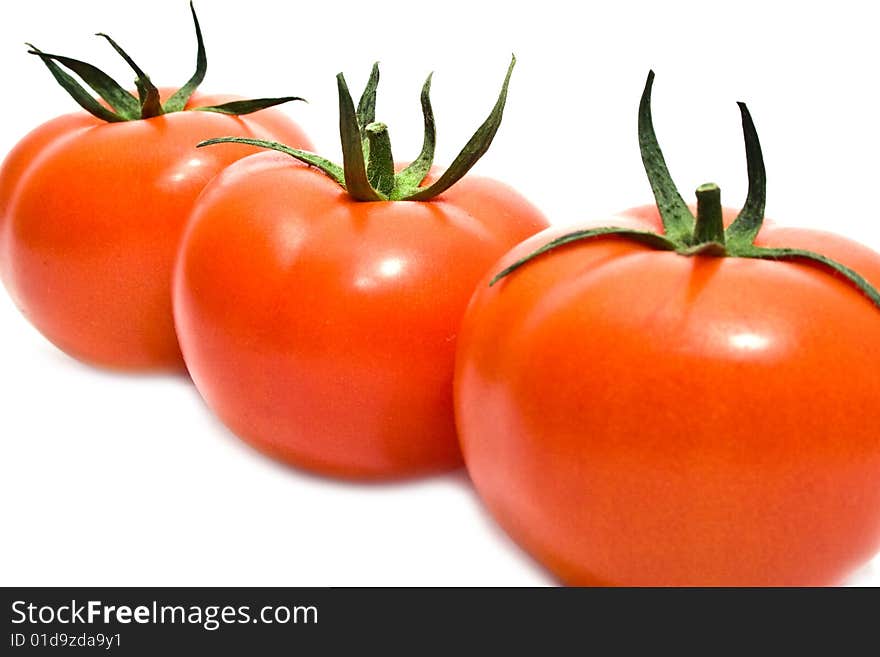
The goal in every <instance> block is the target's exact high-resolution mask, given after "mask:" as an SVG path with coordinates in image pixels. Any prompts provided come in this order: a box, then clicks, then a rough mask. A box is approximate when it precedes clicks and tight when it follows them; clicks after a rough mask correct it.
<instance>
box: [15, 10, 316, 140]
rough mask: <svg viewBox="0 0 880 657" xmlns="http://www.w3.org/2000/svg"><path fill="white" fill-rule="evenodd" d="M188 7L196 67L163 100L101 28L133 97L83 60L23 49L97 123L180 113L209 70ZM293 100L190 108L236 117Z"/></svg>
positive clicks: (195, 18) (199, 32)
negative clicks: (127, 71) (127, 72)
mask: <svg viewBox="0 0 880 657" xmlns="http://www.w3.org/2000/svg"><path fill="white" fill-rule="evenodd" d="M189 6H190V11H191V13H192V18H193V24H194V25H195V32H196V43H197V54H196V70H195V73H193V75H192V77H191V78H190V79H189V80H188V81H187V82H186V84H184V85H183V86H182V87H180V89H178V90H177V91H176V92H174V94H172V95H171V97H170V98H168V100H166V101H165V103H164V104H163V103H162V102H161V99H160V98H159V90H158V89H157V88H156V86H155V85H154V84H153V82H152V81H151V80H150V76H148V75H147V74H146V73H144V71H143V69H142V68H141V67H140V66H138V65H137V63H135V61H134V60H133V59H132V58H131V56H129V54H128V53H127V52H126V51H125V50H123V48H122V47H121V46H120V45H119V44H118V43H117V42H116V41H114V40H113V39H112V38H111V37H110V36H109V35H107V34H104V33H103V32H99V33H97V34H96V35H95V36H99V37H101V38H103V39H106V41H107V42H108V43H109V44H110V46H111V47H112V48H113V49H114V50H115V51H116V53H117V54H118V55H119V56H120V57H122V58H123V59H124V60H125V62H126V63H127V64H128V65H129V67H130V68H131V69H132V70H133V71H134V73H135V76H136V77H135V81H134V85H135V88H136V89H137V96H135V95H134V94H132V93H130V92H129V91H127V90H126V89H125V88H123V87H122V86H121V85H120V84H119V83H118V82H116V80H114V79H113V78H111V77H110V76H109V75H107V74H106V73H104V71H102V70H101V69H99V68H97V67H96V66H93V65H92V64H89V63H88V62H83V61H80V60H78V59H73V58H72V57H65V56H63V55H55V54H51V53H47V52H43V51H42V50H40V49H39V48H37V47H36V46H34V45H33V44H30V43H28V44H26V45H27V46H28V48H30V50H28V53H29V54H31V55H36V56H37V57H39V58H40V59H41V60H42V61H43V63H44V64H45V65H46V68H48V69H49V72H50V73H52V76H53V77H54V78H55V80H56V81H57V82H58V84H59V85H61V87H62V88H63V89H64V90H65V91H66V92H67V93H68V94H69V95H70V97H71V98H73V99H74V100H75V101H76V102H77V104H78V105H79V106H80V107H82V108H83V109H84V110H86V111H87V112H89V113H90V114H92V115H93V116H95V117H97V118H99V119H101V120H102V121H107V122H108V123H119V122H122V121H137V120H140V119H150V118H153V117H156V116H161V115H162V114H169V113H172V112H181V111H184V110H185V109H186V104H187V102H188V101H189V99H190V97H191V96H192V95H193V93H195V91H196V89H197V88H198V86H199V85H200V84H201V83H202V81H203V80H204V79H205V73H206V72H207V70H208V59H207V56H206V54H205V42H204V39H203V38H202V29H201V27H200V25H199V18H198V16H197V15H196V10H195V6H194V5H193V3H192V2H190V5H189ZM62 66H63V67H64V68H66V69H68V70H69V71H71V72H72V73H74V74H76V75H77V76H78V77H79V78H80V79H81V80H82V81H83V82H85V83H86V85H87V86H88V87H89V88H90V89H91V90H92V91H93V92H94V93H96V94H97V95H98V97H99V98H101V99H102V100H103V101H104V102H105V103H106V104H107V105H109V108H108V107H105V106H104V105H102V104H101V103H100V102H98V100H97V99H96V98H95V97H94V96H92V94H91V93H89V91H87V90H86V89H85V88H84V87H83V86H82V85H81V84H80V83H79V82H77V80H76V79H75V78H74V77H72V76H71V75H69V74H68V73H67V72H65V71H64V69H63V68H62ZM294 100H303V99H302V98H299V97H297V96H283V97H280V98H254V99H250V100H236V101H232V102H228V103H222V104H220V105H211V106H206V107H194V108H192V111H199V112H218V113H221V114H232V115H236V116H241V115H244V114H250V113H252V112H257V111H259V110H261V109H266V108H267V107H273V106H275V105H280V104H282V103H287V102H290V101H294Z"/></svg>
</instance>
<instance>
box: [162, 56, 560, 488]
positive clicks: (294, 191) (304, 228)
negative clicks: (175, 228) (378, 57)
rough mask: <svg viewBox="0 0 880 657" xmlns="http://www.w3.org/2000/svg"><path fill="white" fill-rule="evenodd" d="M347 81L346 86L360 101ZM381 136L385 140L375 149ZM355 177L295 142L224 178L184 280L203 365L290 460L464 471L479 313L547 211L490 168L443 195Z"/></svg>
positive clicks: (206, 390)
mask: <svg viewBox="0 0 880 657" xmlns="http://www.w3.org/2000/svg"><path fill="white" fill-rule="evenodd" d="M374 75H375V71H374ZM505 89H506V83H505ZM347 95H348V91H347V89H344V90H343V89H342V88H341V89H340V99H341V103H343V102H344V101H345V100H347V101H348V104H349V105H350V104H351V99H350V97H347ZM368 95H369V93H365V96H368ZM423 101H424V98H423ZM362 105H363V101H362ZM349 109H350V108H349ZM496 109H497V108H496ZM344 116H345V115H344ZM493 116H496V118H497V121H500V110H498V111H497V114H496V115H493ZM352 120H353V116H352ZM367 125H377V124H375V123H374V122H373V120H372V116H369V115H362V116H361V118H360V121H359V124H354V125H353V126H352V129H353V131H354V133H353V134H354V138H355V141H356V142H357V143H356V144H355V149H356V153H355V157H358V156H360V157H362V155H361V143H360V138H359V136H358V132H359V131H360V129H362V128H363V127H364V126H367ZM495 128H497V125H496V126H495ZM491 133H492V135H494V129H493V130H492V131H491ZM343 140H345V135H343ZM489 140H491V135H490V136H489ZM484 145H485V146H488V144H487V143H485V144H484ZM380 150H381V149H380V148H379V145H377V144H373V148H371V156H372V157H380V156H381V153H380ZM386 154H388V155H390V152H387V153H386ZM299 155H300V156H304V155H305V154H299ZM431 155H433V154H431ZM347 157H348V156H347ZM477 157H478V156H477ZM430 159H431V158H430V157H429V158H427V160H426V159H422V163H423V164H424V165H425V169H424V171H427V167H429V166H430ZM474 160H475V158H474ZM387 162H388V163H390V162H391V160H390V159H388V160H387ZM361 163H363V160H361ZM346 165H347V168H348V169H349V173H350V169H351V168H352V167H351V162H350V161H347V164H346ZM368 168H370V167H368ZM468 168H469V167H468ZM402 175H403V173H402V172H398V175H397V176H394V174H393V171H392V172H390V173H389V177H388V178H386V179H385V180H386V181H390V180H391V179H392V178H396V179H398V180H400V176H402ZM443 175H444V174H443V173H442V172H436V173H434V174H432V175H430V176H428V178H427V180H425V181H421V178H419V180H418V181H417V183H419V184H420V185H421V186H418V185H417V186H416V188H415V189H411V190H410V192H412V193H417V192H418V190H422V191H424V190H426V189H432V188H431V187H430V185H431V184H432V183H433V182H435V179H443ZM349 182H351V181H349ZM353 188H354V185H353V184H349V185H348V190H349V191H346V190H345V189H343V188H342V187H341V186H340V185H339V184H337V182H336V181H334V180H332V179H331V178H330V177H328V176H327V175H325V174H324V173H322V172H321V171H319V170H318V169H317V168H314V167H309V166H306V165H304V164H302V163H300V162H297V161H296V160H294V159H292V158H290V157H287V156H282V155H279V154H277V153H264V154H260V155H254V156H251V157H247V158H245V159H243V160H241V161H239V162H237V163H235V164H234V165H232V166H230V167H229V168H228V169H226V171H224V172H223V173H222V174H220V175H219V176H218V177H217V178H215V179H214V181H213V182H211V183H210V184H209V185H208V187H207V188H206V189H205V191H204V193H203V194H202V196H201V197H200V198H199V200H198V202H197V203H196V206H195V209H194V212H193V215H192V218H191V220H190V223H189V226H188V229H187V232H186V234H185V236H184V239H183V244H182V248H181V251H180V257H179V260H178V266H177V270H176V273H175V280H174V310H175V318H176V323H177V332H178V336H179V337H180V344H181V348H182V350H183V354H184V357H185V359H186V363H187V366H188V368H189V371H190V374H191V375H192V378H193V381H194V382H195V384H196V386H197V387H198V389H199V391H200V392H201V394H202V396H203V397H204V398H205V400H206V401H207V403H208V405H209V406H210V407H211V408H212V409H213V410H214V411H215V412H216V413H217V414H218V415H219V417H220V418H221V419H222V420H223V421H224V422H225V423H226V424H227V425H228V426H229V427H230V428H231V429H232V430H233V431H234V432H235V433H236V434H238V435H239V436H241V437H242V438H243V439H245V440H246V441H248V442H249V443H251V444H252V445H254V446H256V447H257V448H259V449H260V450H262V451H264V452H265V453H268V454H270V455H272V456H274V457H276V458H279V459H281V460H283V461H286V462H288V463H292V464H296V465H298V466H302V467H306V468H309V469H312V470H315V471H318V472H321V473H326V474H333V475H340V476H346V477H400V476H411V475H416V474H421V473H425V472H431V471H437V470H443V469H448V468H452V467H456V466H458V465H460V463H461V456H460V453H459V450H458V445H457V440H456V435H455V427H454V420H453V414H452V386H451V384H452V372H453V365H454V353H455V341H456V336H457V333H458V326H459V322H460V320H461V316H462V314H463V313H464V309H465V306H466V305H467V301H468V299H469V298H470V295H471V293H472V292H473V288H474V285H475V283H476V282H477V281H478V280H479V279H480V277H482V275H483V274H484V273H485V272H486V271H487V269H488V267H489V265H491V263H492V262H493V261H494V260H496V259H497V258H498V256H499V255H500V254H501V253H503V252H505V251H506V250H508V249H509V248H511V246H513V245H514V244H516V243H517V242H519V241H521V240H522V239H524V238H526V237H527V236H529V235H532V234H534V233H535V232H537V231H539V230H540V229H541V228H543V227H545V226H546V225H547V224H546V221H545V220H544V218H543V217H542V216H541V214H540V213H539V212H538V211H537V210H536V209H535V208H533V207H532V206H531V205H530V204H529V203H528V202H527V201H525V200H524V199H523V198H522V197H521V196H520V195H518V194H517V193H516V192H515V191H514V190H512V189H510V188H509V187H507V186H505V185H503V184H501V183H499V182H495V181H493V180H489V179H484V178H475V177H470V176H468V177H465V178H463V179H461V180H460V181H458V182H457V183H456V184H455V186H453V187H451V188H449V189H446V190H445V191H443V192H442V194H441V195H440V196H438V197H436V198H434V199H432V200H427V201H414V200H388V199H383V200H376V201H361V200H357V199H356V198H354V197H353V196H352V189H353ZM365 193H367V194H370V193H377V192H376V190H374V189H372V188H370V189H368V190H366V192H365Z"/></svg>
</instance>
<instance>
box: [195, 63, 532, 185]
mask: <svg viewBox="0 0 880 657" xmlns="http://www.w3.org/2000/svg"><path fill="white" fill-rule="evenodd" d="M515 64H516V57H511V60H510V66H509V67H508V69H507V75H506V76H505V78H504V83H503V85H502V86H501V93H500V94H499V95H498V100H497V101H496V102H495V106H494V107H493V108H492V111H491V112H490V113H489V116H488V118H487V119H486V120H485V121H484V122H483V124H482V125H481V126H480V127H479V128H478V129H477V131H476V132H475V133H474V135H473V136H472V137H471V139H470V141H468V143H467V144H466V145H465V147H464V148H463V149H462V150H461V152H460V153H459V154H458V156H457V157H456V158H455V159H454V160H453V161H452V164H450V165H449V168H448V169H446V171H444V172H443V174H442V175H441V176H440V177H439V178H438V179H437V180H435V181H434V182H433V183H431V184H430V185H427V186H425V187H422V183H423V182H424V180H425V178H426V177H427V175H428V172H429V171H430V170H431V165H432V164H433V162H434V147H435V144H436V141H437V133H436V128H435V125H434V111H433V109H432V108H431V98H430V95H431V75H429V76H428V79H427V80H425V84H424V85H423V86H422V93H421V105H422V117H423V120H424V141H423V143H422V150H421V153H419V156H418V157H417V158H416V159H415V160H414V161H413V162H412V164H410V165H409V166H407V167H406V168H405V169H403V171H400V172H395V171H394V157H393V155H392V151H391V139H390V137H389V135H388V126H386V125H385V124H384V123H377V122H376V88H377V87H378V85H379V65H378V64H374V65H373V70H372V72H371V73H370V78H369V80H368V81H367V85H366V87H365V89H364V92H363V94H361V98H360V101H359V102H358V105H357V107H356V108H355V105H354V101H353V100H352V97H351V93H350V92H349V90H348V85H347V84H346V82H345V77H344V76H343V75H342V73H340V74H339V75H337V76H336V84H337V88H338V91H339V136H340V139H341V141H342V161H343V162H342V166H339V165H337V164H334V163H332V162H330V161H329V160H325V159H324V158H322V157H319V156H317V155H315V154H314V153H308V152H306V151H301V150H298V149H295V148H290V147H288V146H285V145H284V144H279V143H277V142H272V141H264V140H260V139H246V138H241V137H220V138H217V139H209V140H207V141H203V142H202V143H201V144H199V146H210V145H212V144H223V143H238V144H250V145H252V146H260V147H262V148H269V149H272V150H276V151H280V152H282V153H286V154H287V155H290V156H291V157H294V158H296V159H297V160H299V161H301V162H305V163H306V164H309V165H311V166H313V167H316V168H317V169H319V170H321V171H322V172H323V173H324V174H326V175H327V176H328V177H330V178H331V179H333V180H334V181H336V182H337V183H338V184H339V185H340V186H342V188H343V189H345V190H346V192H348V194H349V196H351V197H352V198H354V199H355V200H358V201H428V200H430V199H432V198H434V197H436V196H439V195H440V194H442V193H443V192H445V191H446V190H447V189H449V188H450V187H452V185H454V184H455V183H456V182H458V181H459V180H461V178H463V177H464V176H465V174H467V172H468V171H470V169H471V167H473V166H474V164H476V163H477V161H478V160H479V159H480V158H481V157H482V156H483V155H484V154H485V153H486V151H487V150H488V149H489V146H490V144H491V143H492V140H493V139H494V138H495V133H497V132H498V127H499V126H500V125H501V118H502V116H503V114H504V105H505V103H506V102H507V87H508V85H509V84H510V76H511V74H512V73H513V67H514V65H515Z"/></svg>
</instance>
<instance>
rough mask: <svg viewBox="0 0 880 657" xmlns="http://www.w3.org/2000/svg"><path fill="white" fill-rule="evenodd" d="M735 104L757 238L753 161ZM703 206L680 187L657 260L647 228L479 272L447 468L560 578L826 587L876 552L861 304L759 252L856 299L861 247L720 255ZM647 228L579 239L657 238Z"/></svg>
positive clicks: (754, 145)
mask: <svg viewBox="0 0 880 657" xmlns="http://www.w3.org/2000/svg"><path fill="white" fill-rule="evenodd" d="M650 82H651V78H650V77H649V86H648V88H647V91H646V93H649V91H650ZM645 106H646V104H645V102H644V98H643V107H642V110H641V112H642V114H646V115H647V118H648V120H649V114H648V113H646V112H645ZM648 107H649V106H648ZM742 110H743V115H744V118H743V125H744V130H745V132H746V142H747V153H748V155H749V174H750V191H749V202H748V203H747V206H746V207H747V209H744V210H743V215H748V216H749V217H751V219H757V222H756V223H753V224H752V226H754V228H755V231H757V229H758V228H759V227H760V225H761V223H760V220H761V214H762V213H763V205H764V203H763V198H764V196H763V195H764V189H763V181H764V174H763V162H762V160H761V156H760V147H759V145H758V142H757V135H756V134H755V133H754V128H753V126H752V125H751V119H750V117H748V115H747V110H745V107H744V106H743V107H742ZM648 111H649V110H648ZM645 118H646V116H642V115H640V137H641V138H642V140H643V144H642V146H643V157H644V155H645V152H646V151H647V152H648V155H649V157H645V160H646V170H648V173H649V177H650V178H651V180H652V185H653V186H654V188H655V193H657V190H659V192H660V193H659V194H658V202H659V201H660V199H661V198H662V199H663V200H664V201H665V204H666V207H667V208H671V212H670V216H672V218H673V219H674V218H675V215H674V214H672V213H673V212H676V213H679V216H681V215H680V213H681V212H682V208H681V207H680V206H681V205H683V202H680V197H678V202H680V203H679V204H678V205H676V204H677V203H678V202H677V201H676V200H675V196H677V192H674V188H672V187H670V184H671V181H670V180H669V179H668V172H666V171H665V163H663V161H662V155H660V152H659V148H658V147H656V145H655V144H653V143H652V142H651V139H652V138H653V128H652V127H651V126H650V125H645V122H644V121H643V120H644V119H645ZM651 148H653V150H650V149H651ZM713 194H715V196H714V199H715V201H717V198H718V197H717V187H714V186H711V185H706V186H702V187H701V188H700V189H698V196H700V198H701V201H702V200H704V199H705V200H706V205H705V206H704V209H705V214H704V215H703V216H702V218H701V212H700V211H699V210H698V212H697V217H696V227H695V228H694V229H693V231H692V232H691V234H689V235H685V234H682V233H680V235H681V236H680V237H679V238H676V240H678V239H680V240H681V241H680V242H676V244H675V249H674V250H662V248H664V247H668V246H670V244H669V243H667V244H665V245H664V244H661V243H659V240H662V239H664V238H663V237H660V236H657V240H656V241H655V242H654V245H655V246H656V248H652V246H648V245H647V244H645V243H644V242H639V241H634V239H632V236H631V235H630V236H629V237H627V236H621V235H616V236H605V237H592V238H591V239H584V240H581V241H571V242H569V243H568V244H565V245H561V246H559V247H558V248H556V249H555V250H552V251H549V252H545V253H543V254H541V255H539V256H537V257H535V258H534V259H532V260H530V261H528V262H527V263H525V264H522V265H521V266H520V267H519V268H518V269H516V270H515V271H512V273H510V274H509V275H507V276H505V277H504V278H501V279H500V280H499V281H498V282H497V283H496V284H495V285H494V286H492V287H490V286H489V281H490V279H492V277H494V276H495V275H496V274H497V273H499V272H502V271H504V270H505V269H506V268H507V267H508V266H510V265H513V264H514V263H517V262H518V261H520V259H521V258H524V257H526V256H528V255H529V254H532V253H534V252H535V250H536V249H538V248H539V247H542V246H544V245H546V244H547V243H548V242H550V241H551V240H552V239H554V238H557V237H560V236H561V235H563V234H565V233H568V232H570V231H567V230H563V229H558V228H555V229H552V230H549V231H545V232H544V233H542V234H540V235H537V236H535V237H533V238H531V239H530V240H528V241H527V242H525V243H524V244H522V245H520V246H518V247H517V248H515V249H514V250H513V251H512V252H511V253H509V254H508V255H506V256H505V257H504V258H503V259H502V260H501V261H500V262H499V263H498V264H496V265H495V266H494V267H493V268H492V271H491V273H490V274H489V275H488V276H487V277H486V278H485V279H484V281H483V282H482V283H481V284H480V285H479V287H478V288H477V292H476V293H475V295H474V297H473V299H472V300H471V302H470V305H469V308H468V311H467V313H466V315H465V319H464V322H463V326H462V330H461V334H460V335H459V341H458V345H459V346H458V354H457V368H456V375H455V409H456V418H457V425H458V429H459V434H460V440H461V446H462V451H463V454H464V459H465V462H466V464H467V467H468V470H469V472H470V475H471V478H472V480H473V482H474V485H475V486H476V488H477V490H478V492H479V494H480V496H481V497H482V499H483V500H484V501H485V503H486V505H487V506H488V508H489V509H490V511H491V512H492V514H493V515H494V516H495V518H496V519H498V521H499V522H500V523H501V525H503V526H504V527H505V529H507V531H508V532H509V533H510V534H511V535H512V536H513V537H514V538H515V539H516V540H517V541H518V542H519V543H520V544H521V545H522V546H523V547H524V548H525V549H526V550H527V551H529V552H530V553H531V554H533V555H534V556H535V557H536V558H537V559H538V560H539V561H540V562H541V563H543V564H545V565H546V566H547V567H548V568H549V569H550V570H551V571H552V572H553V573H554V574H555V575H556V576H558V577H559V578H560V579H561V580H562V581H563V582H565V583H568V584H577V585H638V586H644V585H657V586H665V585H700V586H703V585H728V586H729V585H750V586H755V585H822V584H834V583H838V582H840V581H841V579H842V578H844V577H845V576H846V575H847V574H848V573H850V572H851V571H852V570H853V569H854V568H855V567H857V566H858V565H860V564H862V563H864V562H865V561H867V560H868V559H870V557H871V556H872V555H873V554H874V553H875V552H876V551H877V550H878V548H880V434H878V429H877V428H878V427H880V404H878V400H880V368H878V367H877V363H878V362H880V307H878V305H877V304H878V303H880V296H877V295H876V290H868V289H867V288H864V287H863V289H859V287H858V286H857V285H856V283H855V282H854V281H853V280H847V279H846V278H845V277H843V276H840V275H838V274H837V273H835V271H833V270H832V268H831V267H830V266H827V265H821V264H818V263H816V262H815V261H813V260H808V259H807V258H808V257H809V256H808V254H804V253H801V254H800V255H799V256H798V258H799V259H797V260H784V261H783V260H779V259H777V258H783V257H788V255H790V254H788V255H786V253H785V252H783V251H781V249H783V248H785V249H803V250H806V251H809V252H812V253H813V254H814V255H815V253H819V254H822V255H824V256H827V257H829V258H832V259H833V260H836V261H837V262H838V263H842V264H843V265H846V266H848V267H850V268H851V269H853V270H855V271H856V272H858V273H859V274H861V275H862V276H863V277H865V278H866V279H867V280H868V282H869V283H872V284H873V286H874V287H875V288H876V286H878V285H880V254H877V253H874V252H873V251H871V250H869V249H867V248H866V247H864V246H861V245H859V244H856V243H854V242H851V241H849V240H846V239H844V238H842V237H836V236H833V235H830V234H825V233H820V232H816V231H809V230H799V229H793V228H780V227H777V226H772V225H771V226H764V228H763V229H762V230H761V231H760V233H758V236H757V239H756V241H755V242H754V243H752V242H751V239H749V240H748V241H745V240H744V238H735V237H734V233H735V231H734V229H733V227H731V228H730V229H728V231H727V237H726V239H727V242H726V246H725V241H724V240H725V237H724V234H723V233H724V231H722V227H721V223H722V221H721V219H722V215H721V209H720V207H719V206H718V205H713V202H712V199H713ZM698 207H699V205H698ZM658 218H659V215H658V212H657V210H656V208H655V209H654V210H653V211H652V212H646V211H645V210H644V209H637V210H635V211H631V212H630V213H626V214H624V215H622V216H617V217H612V218H611V219H610V220H609V221H607V222H603V224H597V225H595V226H587V227H586V228H596V227H598V226H600V225H601V226H617V227H620V228H622V229H629V230H633V229H634V230H639V231H646V232H654V233H656V232H657V226H658V223H659V222H658ZM667 219H668V217H667V218H666V219H664V222H663V223H664V225H665V224H667V223H669V224H670V225H673V226H674V223H673V222H671V221H667ZM728 223H729V222H728ZM707 227H709V228H712V230H709V229H708V228H707ZM678 228H679V230H681V226H678ZM703 229H706V231H705V233H703V232H702V230H703ZM666 233H667V236H668V235H669V234H670V231H668V230H667V231H666ZM703 234H711V236H712V237H711V238H710V239H699V236H700V235H703ZM670 239H671V238H670ZM697 247H699V248H697ZM702 247H707V248H706V250H699V249H700V248H702ZM709 247H711V248H712V250H708V248H709ZM694 248H697V250H694ZM724 248H726V249H727V252H726V253H725V252H724V251H723V249H724ZM761 249H774V250H773V251H767V250H764V251H762V250H761ZM708 253H712V254H713V255H708ZM719 253H721V254H723V255H718V254H719ZM760 258H764V259H760ZM871 294H873V301H874V302H873V303H872V298H871V297H870V296H869V295H871Z"/></svg>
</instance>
